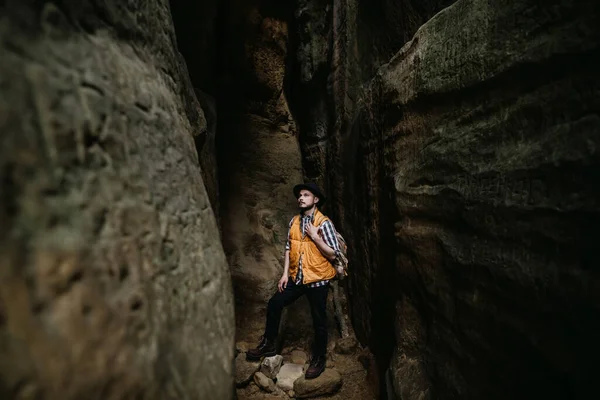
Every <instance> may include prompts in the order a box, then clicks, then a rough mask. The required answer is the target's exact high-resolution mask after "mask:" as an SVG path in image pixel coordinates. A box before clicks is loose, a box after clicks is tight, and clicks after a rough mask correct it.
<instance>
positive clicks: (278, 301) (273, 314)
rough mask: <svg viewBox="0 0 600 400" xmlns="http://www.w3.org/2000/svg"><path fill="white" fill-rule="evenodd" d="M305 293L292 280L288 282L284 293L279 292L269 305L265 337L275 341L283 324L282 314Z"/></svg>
mask: <svg viewBox="0 0 600 400" xmlns="http://www.w3.org/2000/svg"><path fill="white" fill-rule="evenodd" d="M302 294H303V291H302V289H301V288H300V286H298V285H296V284H295V283H294V282H293V281H292V279H290V280H289V281H288V284H287V286H286V287H285V289H283V292H279V291H277V292H276V293H275V294H274V295H273V297H271V299H270V300H269V304H268V305H267V326H266V328H265V337H266V338H267V339H269V340H271V341H274V340H275V338H276V337H277V334H278V332H279V323H280V322H281V313H282V312H283V309H284V307H287V306H289V305H290V304H292V303H293V302H294V301H296V300H297V299H298V298H299V297H300V296H302Z"/></svg>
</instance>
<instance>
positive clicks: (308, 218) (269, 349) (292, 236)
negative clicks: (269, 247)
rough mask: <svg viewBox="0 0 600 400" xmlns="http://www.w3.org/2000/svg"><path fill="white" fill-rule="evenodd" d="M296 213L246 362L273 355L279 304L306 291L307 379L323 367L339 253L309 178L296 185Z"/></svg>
mask: <svg viewBox="0 0 600 400" xmlns="http://www.w3.org/2000/svg"><path fill="white" fill-rule="evenodd" d="M294 195H295V196H296V199H298V207H299V208H300V215H296V216H294V218H292V220H291V221H290V224H289V230H288V240H287V243H286V246H285V257H284V267H283V275H282V276H281V279H280V280H279V284H278V286H277V288H278V291H277V292H276V293H275V294H274V295H273V297H271V300H269V304H268V307H267V323H266V328H265V333H264V335H263V337H262V339H261V342H260V344H259V345H258V347H257V348H255V349H252V350H249V351H248V352H247V353H246V358H247V359H248V360H250V361H257V360H260V358H261V357H271V356H274V355H275V354H276V350H275V338H276V337H277V333H278V330H279V321H280V320H281V313H282V311H283V308H284V307H286V306H288V305H290V304H292V303H293V302H294V301H296V300H297V299H298V298H299V297H300V296H302V295H306V297H307V298H308V302H309V304H310V311H311V314H312V319H313V328H314V331H315V341H314V346H313V350H312V357H311V361H310V365H309V367H308V369H307V370H306V374H305V376H306V378H307V379H313V378H316V377H318V376H319V375H321V373H322V372H323V371H324V370H325V354H326V351H327V316H326V306H327V293H328V291H329V280H331V279H332V278H334V277H335V276H336V270H335V268H334V267H333V265H332V262H333V261H334V260H335V258H336V257H337V256H338V255H339V244H338V241H337V237H336V234H335V228H334V226H333V224H332V222H331V221H330V220H329V218H327V217H326V216H324V215H323V214H322V213H321V212H320V211H319V209H318V208H317V206H322V205H323V204H324V203H325V196H324V195H323V193H322V192H321V190H320V189H319V187H318V186H317V185H315V184H313V183H308V184H300V185H296V186H295V187H294Z"/></svg>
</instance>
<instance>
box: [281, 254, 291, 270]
mask: <svg viewBox="0 0 600 400" xmlns="http://www.w3.org/2000/svg"><path fill="white" fill-rule="evenodd" d="M289 273H290V251H289V250H286V251H285V255H284V256H283V275H282V276H288V274H289Z"/></svg>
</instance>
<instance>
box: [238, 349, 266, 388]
mask: <svg viewBox="0 0 600 400" xmlns="http://www.w3.org/2000/svg"><path fill="white" fill-rule="evenodd" d="M259 367H260V363H258V362H250V361H247V360H246V355H245V354H244V353H240V354H238V356H237V357H236V359H235V385H236V386H237V387H240V386H244V385H246V384H247V383H248V382H250V380H251V379H252V376H253V375H254V373H255V372H257V371H258V368H259Z"/></svg>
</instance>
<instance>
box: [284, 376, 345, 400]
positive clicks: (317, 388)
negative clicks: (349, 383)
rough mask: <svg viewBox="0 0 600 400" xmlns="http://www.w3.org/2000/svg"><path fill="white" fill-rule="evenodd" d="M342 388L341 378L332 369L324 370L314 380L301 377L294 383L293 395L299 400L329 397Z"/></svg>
mask: <svg viewBox="0 0 600 400" xmlns="http://www.w3.org/2000/svg"><path fill="white" fill-rule="evenodd" d="M341 387H342V376H341V375H340V373H339V372H337V371H336V370H334V369H326V370H325V371H323V373H322V374H321V375H319V376H318V377H317V378H315V379H306V378H304V376H301V377H300V378H299V379H297V380H296V381H295V382H294V393H295V394H296V397H297V398H299V399H302V398H308V397H317V396H325V395H331V394H334V393H335V392H337V391H338V390H340V388H341Z"/></svg>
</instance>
